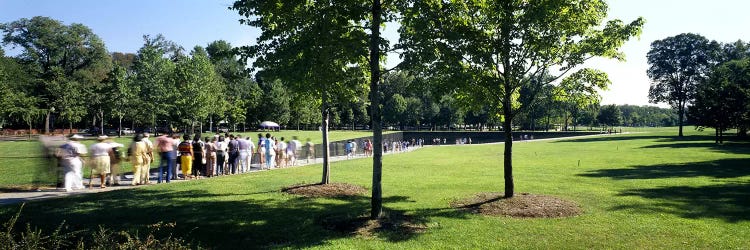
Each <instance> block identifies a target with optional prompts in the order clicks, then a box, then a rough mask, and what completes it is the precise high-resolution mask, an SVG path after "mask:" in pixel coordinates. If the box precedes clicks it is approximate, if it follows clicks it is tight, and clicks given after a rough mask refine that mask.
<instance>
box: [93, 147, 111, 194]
mask: <svg viewBox="0 0 750 250" xmlns="http://www.w3.org/2000/svg"><path fill="white" fill-rule="evenodd" d="M96 140H97V141H98V142H97V143H94V144H93V145H91V147H89V151H91V177H90V178H91V179H89V189H91V188H93V180H94V175H99V179H100V180H101V182H100V184H99V187H100V188H105V187H107V186H105V183H106V181H105V179H106V178H107V174H109V173H110V165H109V164H110V161H109V151H111V150H112V144H109V143H108V142H105V140H107V136H106V135H102V136H99V137H98V138H96Z"/></svg>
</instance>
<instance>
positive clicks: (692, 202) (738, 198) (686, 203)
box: [613, 182, 750, 223]
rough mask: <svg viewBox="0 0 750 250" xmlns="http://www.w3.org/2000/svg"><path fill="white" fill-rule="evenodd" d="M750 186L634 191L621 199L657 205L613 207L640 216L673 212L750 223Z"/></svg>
mask: <svg viewBox="0 0 750 250" xmlns="http://www.w3.org/2000/svg"><path fill="white" fill-rule="evenodd" d="M748 194H750V183H748V182H744V183H742V182H738V183H729V184H719V185H710V186H699V187H696V186H672V187H659V188H644V189H632V190H627V191H625V192H622V193H621V194H620V195H621V196H640V197H643V198H648V199H652V200H655V201H656V202H654V203H648V204H632V205H622V206H617V207H614V208H613V210H632V211H635V212H640V213H672V214H676V215H678V216H680V217H683V218H691V219H698V218H716V219H723V220H725V221H728V222H733V223H734V222H740V221H748V220H750V213H748V211H750V196H748Z"/></svg>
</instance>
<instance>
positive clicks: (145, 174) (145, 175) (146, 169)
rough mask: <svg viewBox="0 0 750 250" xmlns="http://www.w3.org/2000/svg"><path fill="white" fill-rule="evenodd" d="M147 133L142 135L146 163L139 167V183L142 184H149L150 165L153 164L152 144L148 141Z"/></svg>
mask: <svg viewBox="0 0 750 250" xmlns="http://www.w3.org/2000/svg"><path fill="white" fill-rule="evenodd" d="M150 136H151V135H150V134H149V133H143V140H142V141H143V142H144V143H146V156H148V159H146V162H145V163H144V164H143V165H141V182H142V184H151V179H150V178H149V177H150V176H151V163H152V162H154V143H152V142H151V140H150V139H149V137H150Z"/></svg>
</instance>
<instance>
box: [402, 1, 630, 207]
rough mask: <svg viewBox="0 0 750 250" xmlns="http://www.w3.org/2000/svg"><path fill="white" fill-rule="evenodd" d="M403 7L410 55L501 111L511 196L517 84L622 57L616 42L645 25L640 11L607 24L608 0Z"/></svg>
mask: <svg viewBox="0 0 750 250" xmlns="http://www.w3.org/2000/svg"><path fill="white" fill-rule="evenodd" d="M402 7H403V8H402V10H401V17H402V25H401V28H400V33H401V34H400V35H401V43H400V48H401V49H403V50H404V51H405V53H406V54H405V56H404V63H405V64H406V65H409V66H412V67H414V68H415V69H416V70H417V71H418V72H421V73H422V74H424V75H425V76H434V77H436V78H439V80H437V81H436V82H439V83H442V84H443V85H445V86H446V88H445V89H448V90H453V91H456V93H457V94H458V97H459V99H469V100H473V101H475V102H482V103H484V104H485V105H486V106H488V107H490V108H491V112H492V113H493V114H494V115H502V117H503V128H504V131H505V137H506V138H505V144H504V147H505V150H504V158H503V159H504V162H503V165H504V177H505V178H504V179H505V196H506V197H512V196H513V194H514V192H515V191H514V183H513V164H512V148H513V140H512V133H511V130H512V128H513V119H514V118H515V117H516V115H517V114H519V112H521V111H523V110H524V109H525V108H527V107H524V106H522V105H521V102H519V101H518V100H519V97H520V92H519V90H520V89H521V88H522V87H523V86H524V85H532V84H534V85H544V84H546V83H547V82H546V81H542V80H541V79H542V76H543V75H544V74H546V73H547V71H549V70H550V69H551V68H552V67H556V68H557V69H559V70H560V71H559V72H558V73H557V75H555V76H554V77H552V78H551V80H555V79H557V78H559V77H562V76H564V75H565V74H566V73H567V72H569V70H572V69H574V68H576V67H577V66H579V65H581V64H582V63H583V62H585V61H586V60H587V59H590V58H592V57H595V56H603V57H609V58H617V59H623V57H624V55H623V54H622V53H621V52H619V51H618V48H619V47H620V46H622V44H623V43H625V42H626V41H627V40H628V39H630V37H632V36H634V35H637V34H639V33H640V31H641V26H642V25H643V20H642V19H640V18H639V19H637V20H635V21H633V22H631V23H629V24H624V23H623V22H622V21H620V20H611V21H608V22H607V23H606V24H605V25H602V21H603V20H604V18H605V17H606V16H607V4H606V3H605V2H604V1H603V0H559V1H524V0H504V1H499V0H497V1H480V0H476V1H409V2H408V4H405V5H404V6H402ZM536 89H538V88H536ZM531 93H532V94H534V92H531Z"/></svg>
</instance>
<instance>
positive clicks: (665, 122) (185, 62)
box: [0, 17, 677, 133]
mask: <svg viewBox="0 0 750 250" xmlns="http://www.w3.org/2000/svg"><path fill="white" fill-rule="evenodd" d="M0 30H2V31H3V32H4V36H3V44H4V45H6V46H10V47H12V48H16V49H20V51H21V53H20V54H18V55H16V56H13V57H11V56H6V55H5V54H4V51H3V50H2V48H0V64H1V65H2V67H0V83H1V84H0V95H1V97H2V98H0V107H1V108H0V115H1V118H0V125H2V127H4V128H30V129H31V128H42V127H45V126H47V125H48V124H55V127H57V128H63V127H65V128H91V127H97V128H100V129H101V130H100V131H99V132H100V133H104V128H108V129H111V130H119V129H121V128H122V127H132V128H141V129H143V128H152V129H153V128H158V129H181V130H186V131H191V132H192V131H198V130H203V131H205V130H208V129H209V128H213V129H216V128H218V127H219V126H227V127H224V128H222V129H229V130H244V129H254V128H256V126H257V124H259V123H260V122H261V121H265V120H271V121H275V122H277V123H279V124H281V125H282V126H285V127H288V128H293V129H317V128H318V126H319V125H320V120H321V112H319V110H320V108H321V104H322V103H321V102H320V98H316V97H315V96H312V95H310V93H309V92H305V91H303V90H304V87H305V86H295V84H292V83H290V82H289V81H286V82H285V81H282V80H280V79H277V78H270V77H269V78H266V77H265V76H269V75H273V74H268V73H269V72H267V71H260V72H258V73H257V74H255V75H251V73H250V71H249V70H248V69H246V65H245V64H244V63H242V62H241V60H238V59H239V58H238V56H237V54H238V53H237V48H234V47H232V45H231V44H229V43H228V42H226V41H221V40H219V41H214V42H212V43H210V44H208V45H207V46H206V47H201V46H196V47H194V48H193V49H192V50H191V51H190V52H189V53H186V51H185V49H184V48H182V47H181V46H179V45H177V44H176V43H174V42H172V41H169V40H167V38H165V37H164V36H162V35H156V36H149V35H145V36H144V37H143V42H144V43H143V46H142V47H141V48H140V49H139V50H138V51H137V52H136V53H126V52H112V53H109V52H107V51H106V48H105V46H104V43H103V42H102V41H101V39H99V38H98V36H97V35H96V34H94V33H93V32H92V31H91V30H90V29H89V28H88V27H86V26H84V25H81V24H71V25H64V24H62V23H61V22H59V21H57V20H53V19H50V18H47V17H34V18H31V19H21V20H18V21H15V22H11V23H6V24H2V26H0ZM589 73H590V74H588V75H586V77H588V78H583V77H579V78H576V77H575V76H574V77H569V78H566V80H565V81H562V82H561V83H559V84H556V85H553V84H547V85H544V86H543V87H542V88H540V89H538V90H536V91H538V92H539V93H541V94H539V95H538V97H537V98H536V99H525V100H520V101H521V102H527V105H528V106H530V107H532V108H529V109H528V110H526V111H525V112H522V113H520V114H519V115H518V117H517V121H516V124H517V125H516V126H517V128H518V129H524V130H550V129H552V130H555V129H561V130H569V129H576V127H577V126H584V127H588V128H593V127H597V126H609V125H611V126H672V125H675V124H676V122H677V120H676V118H675V115H674V114H673V112H672V111H671V110H668V109H661V108H657V107H648V106H643V107H640V106H629V105H624V106H618V107H617V108H618V109H619V111H620V112H621V115H620V116H617V118H612V117H610V116H608V115H607V114H604V115H600V112H602V111H604V112H605V113H606V112H607V111H606V109H602V108H600V106H599V101H600V96H599V95H598V91H599V90H602V89H606V88H607V85H608V84H609V82H608V80H607V79H606V77H604V78H602V76H601V75H600V73H598V72H589ZM596 77H600V78H601V79H597V78H596ZM297 85H299V84H297ZM380 88H381V91H380V95H381V99H382V100H383V104H382V108H383V111H384V112H383V125H384V126H385V127H387V128H392V129H402V130H452V129H473V130H493V129H495V130H499V129H502V125H501V124H502V123H501V122H502V119H501V117H499V116H496V115H491V112H490V110H489V107H488V106H487V105H481V103H480V104H479V105H477V104H475V103H468V102H466V101H462V100H461V99H460V97H459V96H458V95H455V94H452V93H448V94H446V93H445V91H443V90H442V89H438V88H440V85H438V84H434V83H433V82H430V79H427V78H425V77H420V76H419V75H418V74H411V73H410V72H409V71H406V70H393V71H388V72H386V73H384V75H383V81H382V86H380ZM353 89H354V90H353V91H351V92H350V93H346V94H344V95H342V94H338V95H332V96H335V97H334V98H333V99H334V100H333V101H331V102H330V104H329V107H328V109H327V110H328V111H329V115H330V126H331V127H334V128H339V129H369V127H370V126H369V125H370V114H369V110H370V103H369V101H368V98H367V93H366V92H365V91H363V90H357V89H356V88H353ZM529 91H530V90H529ZM532 102H533V104H532ZM610 113H611V112H610ZM47 129H49V128H45V131H46V130H47Z"/></svg>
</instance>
